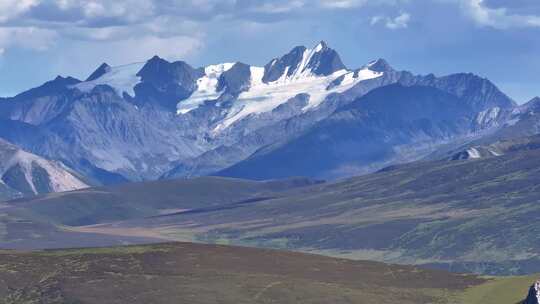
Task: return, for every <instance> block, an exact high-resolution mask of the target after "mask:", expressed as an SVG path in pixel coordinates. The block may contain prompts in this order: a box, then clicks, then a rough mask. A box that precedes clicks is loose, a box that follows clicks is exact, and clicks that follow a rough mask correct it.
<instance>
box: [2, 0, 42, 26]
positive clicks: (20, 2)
mask: <svg viewBox="0 0 540 304" xmlns="http://www.w3.org/2000/svg"><path fill="white" fill-rule="evenodd" d="M38 1H39V0H2V1H0V22H4V21H7V20H9V19H12V18H15V17H17V16H18V15H20V14H22V13H24V12H26V11H28V10H29V9H30V8H32V7H33V6H35V5H37V4H38Z"/></svg>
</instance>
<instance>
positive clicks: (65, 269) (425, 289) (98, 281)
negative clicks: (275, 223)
mask: <svg viewBox="0 0 540 304" xmlns="http://www.w3.org/2000/svg"><path fill="white" fill-rule="evenodd" d="M0 268H1V271H0V283H1V284H0V303H17V304H25V303H43V304H48V303H71V304H73V303H134V304H136V303H163V304H167V303H223V304H227V303H231V304H232V303H234V304H238V303H282V304H285V303H335V304H339V303H362V304H369V303H377V304H379V303H401V304H419V303H441V304H442V303H459V302H457V301H460V299H461V297H462V296H463V293H464V292H465V291H466V290H468V288H474V289H481V288H484V287H482V286H484V285H485V286H489V285H486V284H492V283H491V282H490V281H487V280H485V279H482V278H479V277H475V276H473V275H459V274H453V273H447V272H444V271H430V270H422V269H419V268H415V267H411V266H394V265H386V264H382V263H377V262H365V261H349V260H341V259H334V258H328V257H323V256H317V255H307V254H300V253H290V252H282V251H273V250H261V249H252V248H241V247H228V246H215V245H198V244H190V243H174V244H172V243H171V244H161V245H153V246H137V247H121V248H101V249H80V250H62V251H42V252H32V253H17V252H2V253H0ZM524 283H526V284H529V283H527V282H524ZM511 287H513V285H508V286H506V285H501V286H500V288H502V290H503V291H504V290H506V291H509V290H511V289H510V288H511ZM512 291H513V290H512ZM468 298H470V299H472V298H473V296H468ZM507 298H508V299H512V298H511V297H507ZM479 299H480V298H479ZM467 303H470V304H474V303H485V302H467ZM489 303H490V304H499V303H501V304H503V303H504V304H513V303H506V302H500V301H495V302H489Z"/></svg>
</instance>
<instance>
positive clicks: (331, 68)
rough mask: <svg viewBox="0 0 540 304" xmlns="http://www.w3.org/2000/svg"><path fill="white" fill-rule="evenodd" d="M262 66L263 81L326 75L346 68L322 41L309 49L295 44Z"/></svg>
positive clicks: (335, 53) (336, 54) (332, 50)
mask: <svg viewBox="0 0 540 304" xmlns="http://www.w3.org/2000/svg"><path fill="white" fill-rule="evenodd" d="M264 68H265V71H264V77H263V82H265V83H269V82H274V81H277V80H279V79H280V78H284V77H285V78H299V77H305V76H309V75H311V76H328V75H331V74H333V73H335V72H337V71H339V70H345V69H346V67H345V65H344V64H343V62H342V61H341V58H340V56H339V54H338V53H337V52H336V51H335V50H334V49H331V48H330V47H328V45H327V43H326V42H324V41H321V42H319V43H318V44H317V45H316V46H315V47H313V48H311V49H308V48H306V47H305V46H297V47H295V48H293V49H292V50H291V51H290V52H289V53H287V54H286V55H284V56H282V57H280V58H274V59H272V60H271V61H270V62H269V63H268V64H267V65H266V66H265V67H264Z"/></svg>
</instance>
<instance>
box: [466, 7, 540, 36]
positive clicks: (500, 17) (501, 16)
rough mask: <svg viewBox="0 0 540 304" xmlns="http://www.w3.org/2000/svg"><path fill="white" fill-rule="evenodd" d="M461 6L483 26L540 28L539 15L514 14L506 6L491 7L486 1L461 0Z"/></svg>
mask: <svg viewBox="0 0 540 304" xmlns="http://www.w3.org/2000/svg"><path fill="white" fill-rule="evenodd" d="M460 5H461V7H462V8H463V9H464V10H465V12H466V14H467V15H468V16H469V17H471V18H472V19H473V20H474V21H475V22H476V23H478V24H479V25H482V26H489V27H493V28H498V29H507V28H512V27H540V16H539V15H528V14H513V13H511V12H510V10H509V9H508V8H507V7H504V6H498V7H495V8H492V7H489V6H488V5H486V3H485V1H484V0H461V2H460Z"/></svg>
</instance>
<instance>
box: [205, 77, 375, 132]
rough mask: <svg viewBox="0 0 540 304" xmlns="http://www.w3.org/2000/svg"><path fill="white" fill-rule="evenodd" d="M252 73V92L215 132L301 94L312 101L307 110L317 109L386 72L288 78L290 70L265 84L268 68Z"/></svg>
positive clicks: (241, 99)
mask: <svg viewBox="0 0 540 304" xmlns="http://www.w3.org/2000/svg"><path fill="white" fill-rule="evenodd" d="M251 71H252V79H251V85H250V89H249V90H248V91H246V92H242V93H241V94H240V96H238V99H237V100H236V101H235V102H234V105H233V107H232V108H231V110H230V111H229V114H228V115H227V117H226V118H225V119H224V120H223V121H222V122H221V123H220V124H218V125H217V127H216V128H215V129H214V132H219V131H221V130H223V129H226V128H228V127H229V126H231V125H232V124H234V123H235V122H237V121H239V120H241V119H243V118H245V117H246V116H248V115H253V114H260V113H264V112H270V111H272V110H274V109H275V108H277V107H278V106H280V105H281V104H284V103H286V102H287V101H289V100H290V99H291V98H294V97H295V96H297V95H299V94H308V95H309V101H308V104H307V105H306V106H305V107H304V109H303V110H304V111H307V110H309V109H313V108H316V107H318V106H319V105H320V104H321V103H322V102H324V100H325V99H326V97H327V96H328V95H330V94H333V93H343V92H345V91H347V90H348V89H350V88H352V87H353V86H355V85H356V84H357V83H359V82H361V81H364V80H367V79H372V78H377V77H380V76H382V75H383V74H382V73H377V72H374V71H371V70H368V69H364V70H361V71H359V72H358V73H357V77H356V78H355V77H354V76H355V72H352V71H347V70H340V71H337V72H335V73H333V74H332V75H329V76H314V75H307V74H305V72H304V73H300V74H296V73H295V74H294V75H292V76H291V77H287V76H286V75H287V71H285V73H284V74H283V75H284V76H282V77H281V78H280V79H278V80H276V81H274V82H270V83H264V82H263V81H262V75H263V74H264V68H260V67H253V68H252V70H251ZM298 75H302V76H298ZM341 76H343V77H344V79H343V81H342V82H341V84H340V85H338V86H335V87H333V88H331V89H329V90H328V89H327V88H328V86H329V85H330V84H331V83H332V82H333V81H334V80H336V79H337V78H339V77H341Z"/></svg>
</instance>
